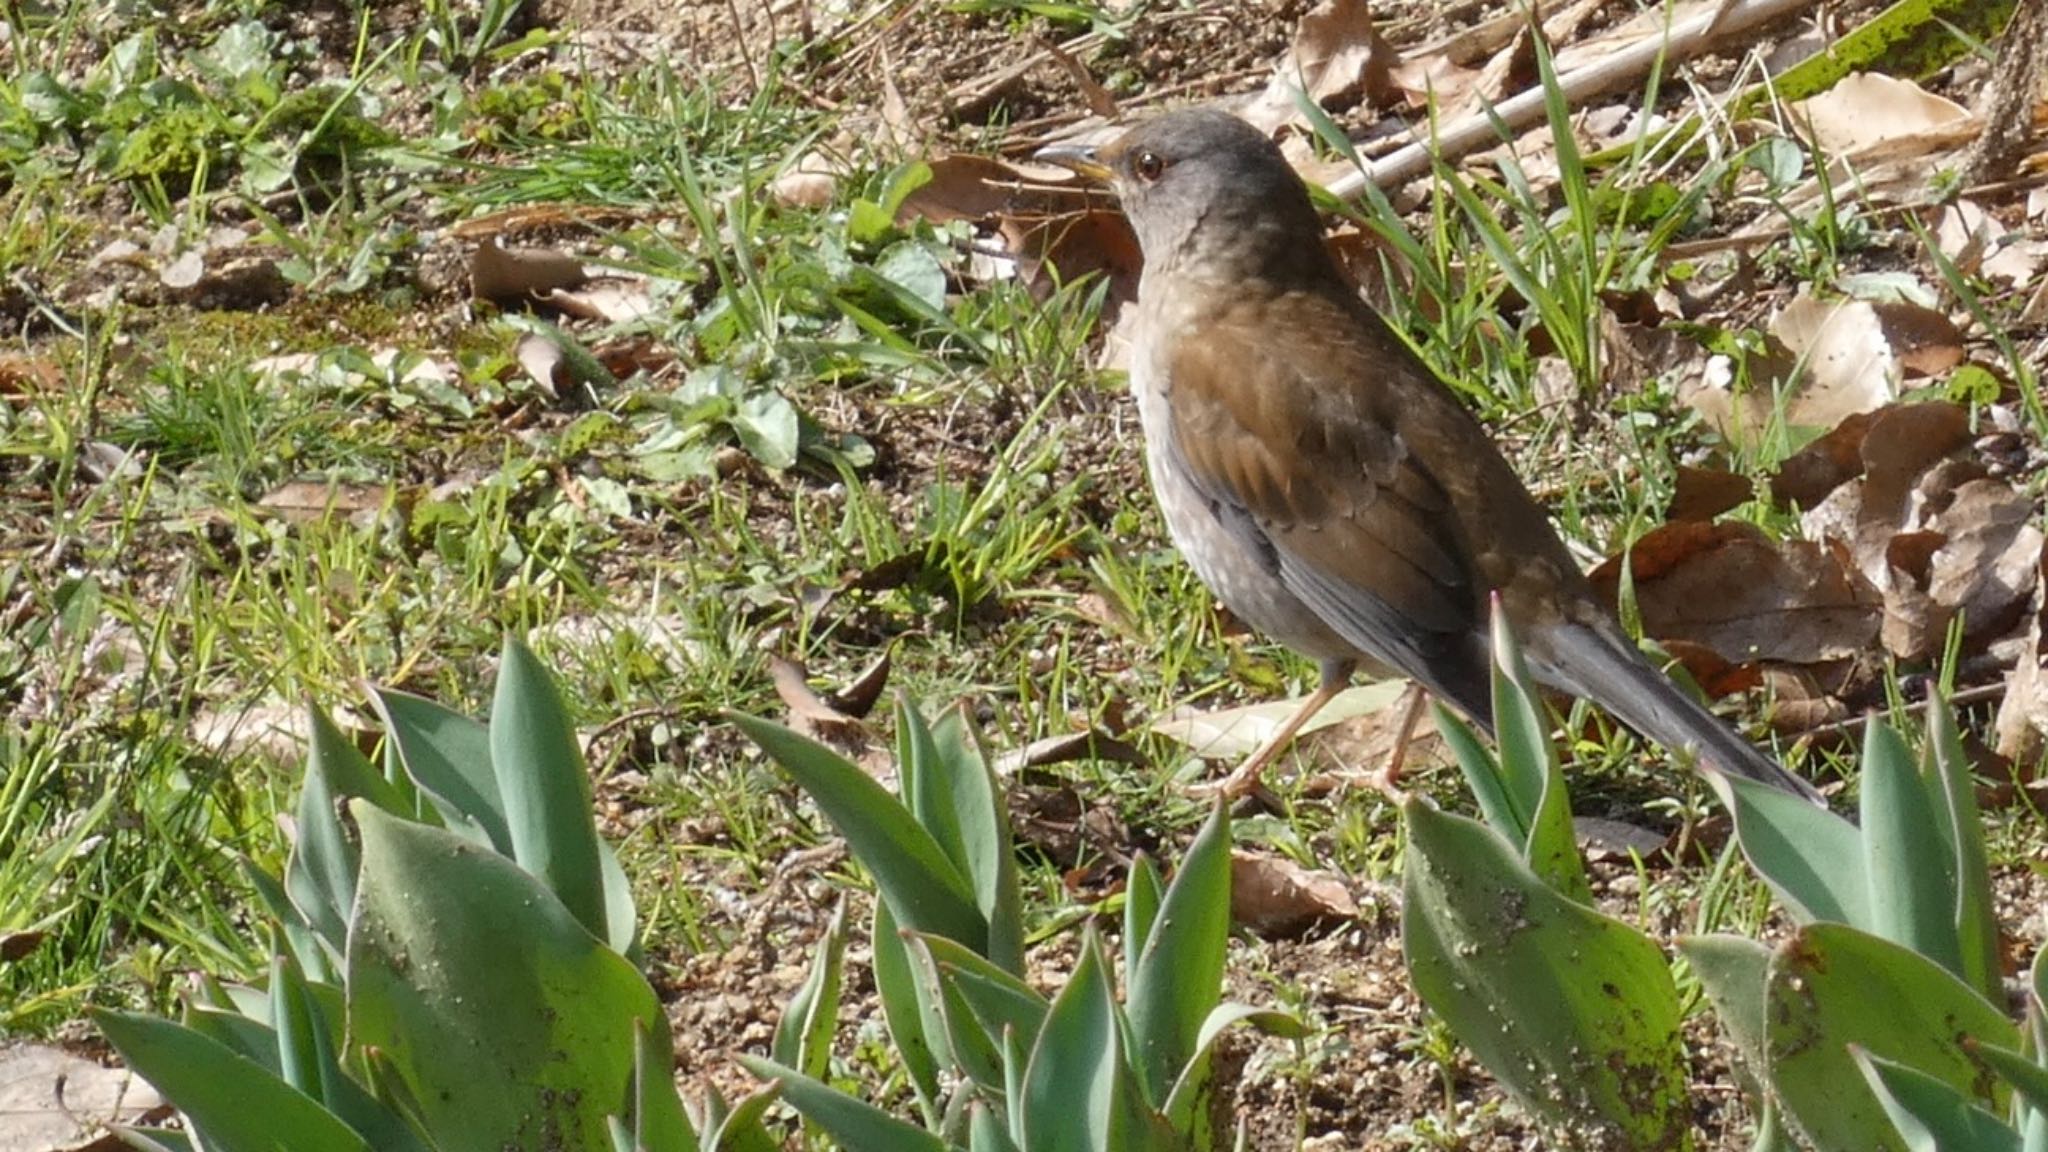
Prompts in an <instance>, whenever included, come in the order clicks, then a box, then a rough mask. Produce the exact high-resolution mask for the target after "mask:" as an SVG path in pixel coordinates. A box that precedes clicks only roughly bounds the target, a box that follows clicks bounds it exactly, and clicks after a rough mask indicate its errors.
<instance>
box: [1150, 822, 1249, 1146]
mask: <svg viewBox="0 0 2048 1152" xmlns="http://www.w3.org/2000/svg"><path fill="white" fill-rule="evenodd" d="M1229 943H1230V813H1229V811H1228V810H1227V809H1225V808H1224V806H1223V804H1222V802H1221V801H1220V800H1219V801H1218V802H1217V803H1216V804H1215V805H1214V806H1213V807H1211V809H1210V811H1209V819H1208V820H1207V821H1205V822H1204V823H1203V825H1202V827H1201V829H1200V830H1198V831H1197V832H1196V833H1195V838H1194V840H1193V841H1192V842H1190V843H1189V844H1188V851H1187V856H1186V857H1185V858H1184V859H1183V860H1182V861H1181V865H1180V870H1179V871H1177V872H1175V873H1174V874H1173V879H1172V880H1171V881H1169V882H1168V883H1167V885H1166V893H1165V895H1164V896H1162V897H1161V898H1160V902H1159V915H1158V917H1157V919H1156V920H1155V921H1154V923H1153V926H1152V932H1151V935H1150V936H1148V937H1147V938H1146V940H1145V948H1144V951H1143V952H1141V953H1140V954H1139V956H1138V965H1137V967H1136V968H1135V969H1133V970H1132V971H1131V972H1130V973H1129V974H1128V975H1127V976H1126V977H1125V979H1126V980H1127V981H1128V984H1129V988H1128V990H1127V992H1126V996H1127V999H1128V1000H1129V1006H1128V1012H1129V1019H1130V1042H1131V1063H1132V1066H1133V1067H1134V1069H1135V1070H1136V1072H1137V1076H1138V1084H1139V1087H1140V1089H1141V1090H1142V1091H1143V1092H1144V1095H1145V1100H1146V1101H1147V1102H1148V1103H1150V1104H1151V1105H1152V1107H1154V1108H1159V1107H1162V1106H1163V1105H1164V1104H1165V1103H1166V1098H1167V1095H1168V1094H1169V1093H1170V1092H1171V1091H1172V1089H1173V1084H1174V1081H1176V1080H1178V1079H1179V1078H1180V1075H1181V1071H1182V1069H1184V1068H1186V1067H1187V1064H1188V1061H1189V1060H1190V1059H1192V1058H1193V1057H1194V1054H1195V1051H1196V1049H1197V1047H1198V1046H1199V1045H1198V1043H1197V1040H1198V1038H1199V1037H1200V1035H1201V1031H1202V1023H1203V1021H1205V1020H1207V1019H1208V1018H1209V1013H1210V1012H1211V1011H1212V1010H1213V1009H1214V1008H1215V1007H1216V1005H1217V1003H1218V1002H1219V1001H1221V1000H1222V999H1223V960H1224V951H1225V949H1226V948H1227V947H1228V945H1229Z"/></svg>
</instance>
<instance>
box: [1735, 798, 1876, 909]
mask: <svg viewBox="0 0 2048 1152" xmlns="http://www.w3.org/2000/svg"><path fill="white" fill-rule="evenodd" d="M1708 779H1709V782H1710V783H1712V784H1713V785H1714V786H1715V788H1716V790H1717V791H1719V792H1720V794H1721V799H1722V802H1723V803H1725V804H1726V805H1727V807H1728V810H1729V811H1730V812H1731V813H1733V814H1734V817H1735V839H1736V841H1737V842H1738V843H1739V844H1741V845H1742V854H1743V856H1744V857H1745V858H1747V859H1748V860H1749V864H1750V867H1752V868H1754V869H1756V872H1757V875H1759V876H1761V877H1763V881H1764V883H1765V884H1768V885H1770V888H1771V891H1773V892H1775V893H1777V895H1778V899H1779V900H1780V901H1781V902H1783V904H1784V905H1785V911H1786V912H1788V913H1790V914H1791V916H1792V918H1793V919H1794V920H1796V921H1798V922H1800V923H1802V924H1807V923H1812V922H1814V921H1816V920H1833V921H1836V922H1838V923H1842V924H1857V925H1867V924H1869V923H1870V903H1869V899H1870V897H1869V886H1868V884H1867V883H1866V882H1865V880H1864V876H1863V867H1864V863H1863V838H1862V835H1861V834H1860V833H1859V832H1858V831H1857V829H1856V826H1855V825H1853V824H1851V823H1849V822H1848V821H1847V820H1844V819H1842V818H1841V817H1840V816H1837V815H1835V814H1834V813H1832V812H1828V811H1825V810H1823V809H1821V808H1819V807H1817V806H1815V805H1814V804H1811V803H1809V802H1808V801H1806V800H1804V799H1802V798H1801V797H1798V796H1794V795H1792V794H1791V793H1789V792H1781V791H1779V790H1778V789H1776V788H1772V787H1770V786H1768V785H1764V784H1758V783H1755V782H1753V781H1749V780H1744V779H1741V778H1740V777H1734V776H1721V775H1719V774H1716V775H1714V776H1712V777H1709V778H1708ZM1724 782H1725V785H1726V786H1725V787H1723V783H1724Z"/></svg>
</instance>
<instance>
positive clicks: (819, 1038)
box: [768, 900, 846, 1079]
mask: <svg viewBox="0 0 2048 1152" xmlns="http://www.w3.org/2000/svg"><path fill="white" fill-rule="evenodd" d="M845 958H846V902H845V901H844V900H842V901H840V904H839V907H838V908H837V909H835V910H834V911H833V913H832V921H831V923H830V924H829V925H827V926H826V928H825V935H824V936H823V937H822V938H820V939H819V941H818V952H817V956H816V957H815V958H813V959H812V961H811V971H810V975H808V976H807V977H805V978H804V982H803V985H802V986H801V987H799V988H798V989H797V990H796V995H794V996H792V997H790V1001H789V1007H788V1008H787V1009H785V1010H784V1011H783V1013H782V1019H781V1020H780V1021H778V1022H777V1023H776V1025H775V1039H774V1041H773V1042H772V1043H771V1044H770V1045H769V1049H768V1052H769V1055H770V1056H772V1057H773V1058H774V1060H775V1062H776V1063H778V1064H784V1065H787V1066H789V1067H791V1068H794V1069H796V1070H797V1071H799V1072H802V1073H803V1074H804V1075H806V1076H809V1077H811V1078H813V1079H816V1078H818V1077H822V1076H823V1075H824V1074H825V1067H826V1065H827V1064H828V1063H830V1061H831V1059H832V1033H833V1031H834V1027H835V1025H837V1024H838V1023H839V982H840V975H841V972H842V970H843V967H844V963H843V962H844V960H845Z"/></svg>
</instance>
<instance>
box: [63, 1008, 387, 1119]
mask: <svg viewBox="0 0 2048 1152" xmlns="http://www.w3.org/2000/svg"><path fill="white" fill-rule="evenodd" d="M92 1017H93V1022H94V1023H95V1024H98V1025H99V1029H100V1032H101V1033H102V1034H104V1035H105V1036H106V1038H107V1040H108V1042H109V1043H111V1044H113V1046H114V1048H115V1049H116V1050H118V1051H119V1052H120V1053H121V1058H122V1059H123V1060H125V1061H127V1063H128V1066H129V1067H130V1068H133V1069H134V1070H135V1071H136V1073H137V1074H139V1075H140V1076H141V1077H142V1078H143V1079H145V1080H147V1081H149V1082H150V1084H152V1085H154V1086H155V1088H156V1090H157V1091H159V1092H161V1093H163V1095H164V1099H166V1100H169V1101H170V1102H171V1104H172V1105H173V1106H175V1107H176V1108H177V1109H178V1111H180V1112H183V1113H184V1114H185V1115H186V1116H187V1117H188V1118H189V1119H190V1120H191V1122H192V1124H193V1126H194V1127H195V1128H197V1129H198V1131H199V1133H200V1134H201V1135H202V1136H203V1137H204V1138H205V1142H206V1146H207V1147H208V1148H209V1149H212V1150H213V1152H275V1150H276V1149H280V1148H290V1149H292V1152H371V1148H370V1145H369V1142H368V1141H366V1140H364V1139H363V1138H362V1137H361V1136H359V1135H357V1134H356V1132H355V1131H354V1130H353V1129H351V1128H350V1127H349V1126H348V1125H346V1124H344V1123H342V1122H341V1120H340V1119H339V1118H337V1117H336V1116H335V1115H334V1114H333V1113H331V1112H329V1111H327V1110H326V1109H325V1108H322V1107H321V1106H320V1104H319V1103H318V1102H317V1101H315V1100H314V1099H313V1098H312V1097H310V1096H307V1095H306V1094H305V1093H303V1092H301V1091H299V1090H298V1089H296V1088H293V1087H292V1086H291V1085H289V1084H287V1083H285V1082H284V1081H283V1080H281V1079H279V1078H278V1077H277V1076H275V1075H273V1074H272V1073H271V1072H270V1071H269V1070H267V1069H265V1068H264V1067H263V1066H261V1065H259V1064H257V1063H256V1062H255V1061H253V1060H250V1059H249V1058H248V1057H246V1056H241V1055H238V1054H236V1053H235V1052H233V1051H231V1050H229V1049H228V1048H227V1046H225V1045H223V1044H222V1043H221V1042H220V1041H218V1040H215V1039H213V1038H212V1037H210V1036H206V1035H203V1034H201V1033H199V1032H195V1031H193V1030H192V1029H190V1028H187V1027H185V1026H184V1025H182V1024H176V1023H173V1022H171V1021H169V1020H164V1019H160V1018H157V1017H154V1016H143V1015H140V1014H137V1013H131V1012H108V1011H104V1010H101V1009H94V1010H93V1012H92Z"/></svg>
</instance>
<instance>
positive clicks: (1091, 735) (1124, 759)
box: [994, 728, 1146, 778]
mask: <svg viewBox="0 0 2048 1152" xmlns="http://www.w3.org/2000/svg"><path fill="white" fill-rule="evenodd" d="M1077 760H1113V761H1115V762H1117V763H1119V764H1136V765H1143V764H1145V763H1146V760H1145V754H1144V753H1143V752H1140V751H1138V748H1137V746H1136V745H1134V744H1131V743H1129V742H1127V741H1124V740H1119V739H1117V738H1116V737H1114V736H1112V735H1110V734H1109V733H1107V732H1104V731H1103V730H1102V729H1100V728H1090V729H1087V730H1086V731H1082V732H1068V733H1066V734H1065V735H1063V736H1047V737H1044V738H1043V739H1039V740H1033V741H1032V742H1031V743H1029V744H1026V745H1025V746H1024V747H1022V748H1012V749H1010V750H1009V751H1007V752H1004V753H1003V754H1002V755H1000V756H997V757H996V761H995V765H994V767H995V773H996V775H998V776H1001V777H1005V778H1007V777H1010V776H1013V775H1015V774H1016V773H1019V772H1022V771H1024V770H1025V769H1027V768H1043V767H1045V766H1046V765H1048V764H1068V763H1072V762H1074V761H1077Z"/></svg>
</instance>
